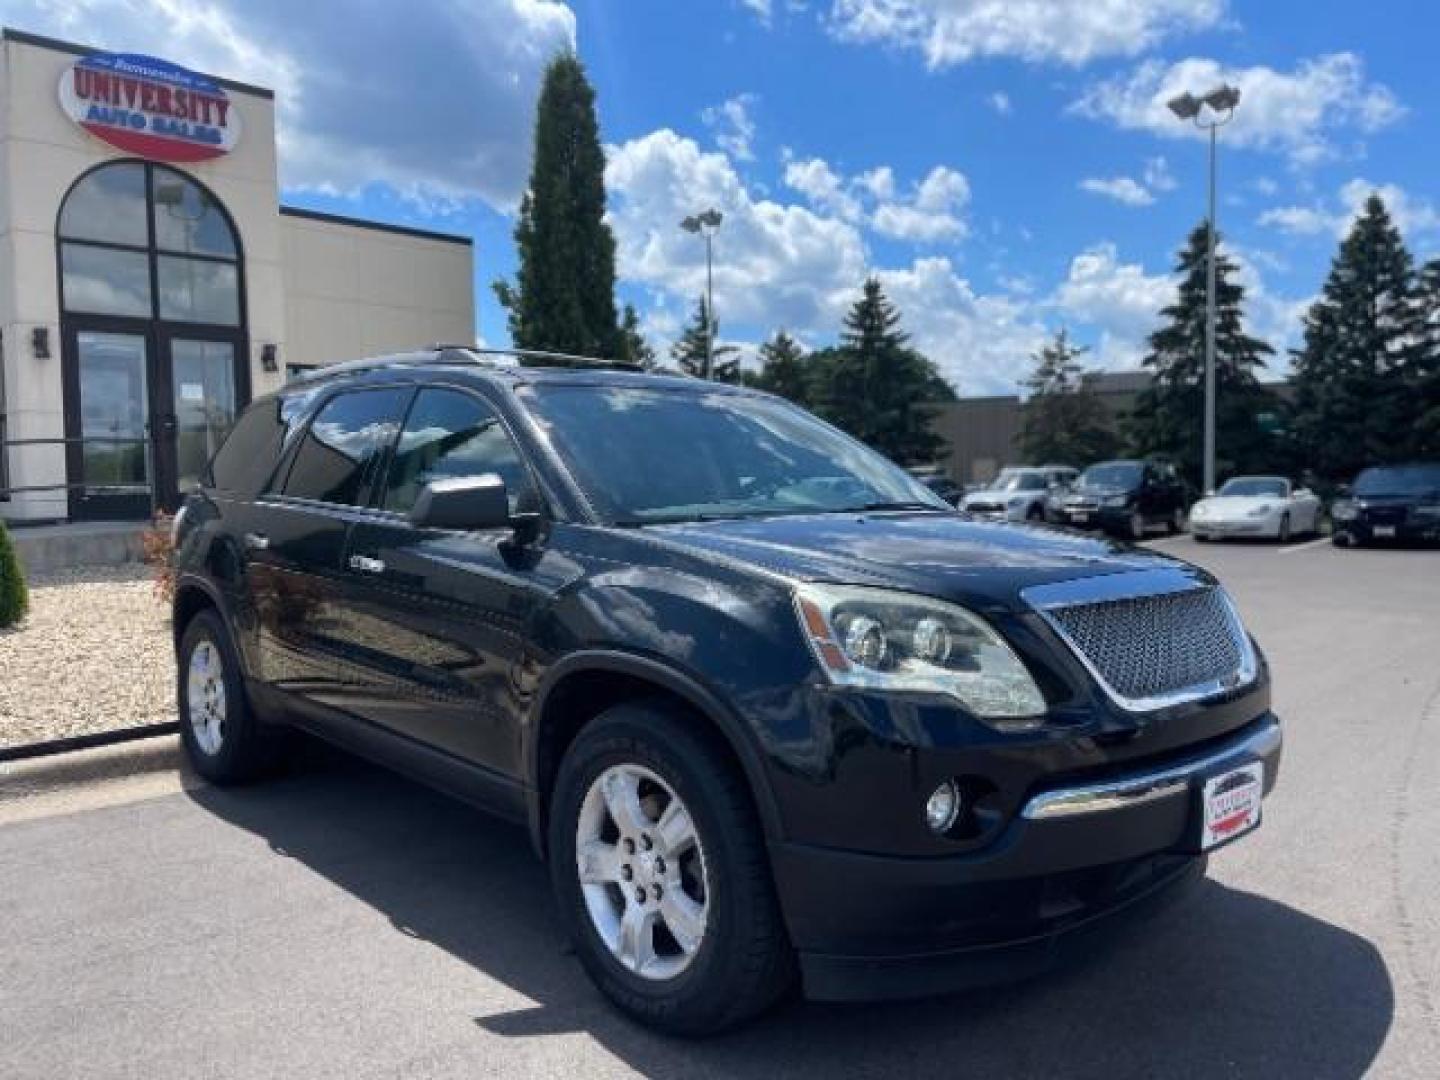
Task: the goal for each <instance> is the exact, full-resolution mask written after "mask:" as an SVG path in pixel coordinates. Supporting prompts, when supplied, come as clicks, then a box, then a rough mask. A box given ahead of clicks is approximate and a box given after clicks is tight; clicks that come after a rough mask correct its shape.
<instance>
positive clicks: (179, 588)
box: [170, 574, 225, 650]
mask: <svg viewBox="0 0 1440 1080" xmlns="http://www.w3.org/2000/svg"><path fill="white" fill-rule="evenodd" d="M206 608H213V609H214V610H215V611H216V612H217V613H219V615H220V617H221V618H224V617H225V603H224V601H223V600H222V599H221V597H220V593H219V592H218V591H217V590H216V589H215V587H214V586H213V585H211V584H210V583H209V582H208V581H205V580H203V579H201V578H197V577H194V576H191V575H188V574H182V575H180V577H178V578H177V579H176V582H175V598H174V600H172V601H171V604H170V633H171V636H172V637H173V638H174V643H175V647H176V649H177V650H178V649H179V647H180V638H181V637H182V636H184V633H185V627H187V626H189V625H190V620H191V619H193V618H195V616H196V615H198V614H199V613H200V612H201V611H203V610H205V609H206Z"/></svg>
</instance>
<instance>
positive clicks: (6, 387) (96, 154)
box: [0, 31, 475, 520]
mask: <svg viewBox="0 0 1440 1080" xmlns="http://www.w3.org/2000/svg"><path fill="white" fill-rule="evenodd" d="M24 38H25V35H13V36H12V33H11V32H8V31H7V32H6V35H5V36H4V38H3V40H0V335H3V337H0V348H3V368H0V375H3V382H0V386H3V391H4V395H5V396H4V400H3V411H4V413H5V416H6V423H5V434H4V436H3V437H4V438H7V439H11V440H14V439H46V438H60V437H62V436H63V435H64V434H65V431H64V398H63V391H62V380H61V371H62V363H61V349H62V343H61V338H60V309H59V285H58V273H57V266H56V239H55V226H56V220H57V216H58V213H59V209H60V205H61V202H62V201H63V199H64V197H65V195H66V193H67V192H68V191H69V189H70V187H71V185H72V184H73V183H74V182H75V180H76V179H77V178H78V177H79V176H80V175H81V174H83V173H84V172H86V171H87V170H89V169H91V168H93V167H94V166H96V165H99V164H101V163H103V162H105V161H109V160H119V159H123V158H125V157H126V156H127V155H124V154H122V153H120V152H119V151H117V150H115V149H114V148H112V147H110V146H109V145H108V144H106V143H104V142H101V141H100V140H99V139H96V138H94V137H92V136H91V135H89V134H88V133H87V132H86V131H85V130H84V129H83V128H81V127H79V126H78V125H77V124H75V123H73V122H72V121H71V120H70V118H69V117H68V116H66V114H65V113H64V111H63V110H62V109H61V107H60V104H59V100H58V87H59V84H60V79H61V75H62V73H63V72H64V71H65V70H66V69H67V68H68V67H69V66H70V65H71V64H73V63H74V61H75V60H76V58H77V50H76V48H75V47H70V46H65V45H63V44H62V43H46V42H43V41H35V40H28V39H25V40H22V39H24ZM79 51H81V52H83V51H84V50H79ZM177 59H179V60H181V61H183V59H184V58H183V57H179V58H177ZM225 88H226V93H227V95H228V97H229V99H230V101H231V108H232V109H233V110H235V111H236V112H238V113H239V115H240V118H241V122H242V125H243V127H242V132H241V136H240V139H239V142H238V145H236V146H235V148H234V149H233V150H232V151H231V152H230V153H228V154H226V155H224V156H222V157H219V158H215V159H213V160H211V161H206V162H201V163H198V164H193V165H183V166H172V167H174V168H177V169H178V170H179V171H181V172H184V173H187V174H189V175H191V176H193V177H194V178H195V179H197V180H198V181H200V182H201V183H202V184H204V185H205V186H206V187H208V188H209V189H210V190H211V191H212V192H213V193H214V195H215V196H216V197H217V198H218V199H219V200H220V201H221V202H222V203H223V204H224V205H225V207H226V209H227V210H228V211H229V212H230V214H231V216H232V218H233V220H234V222H235V227H236V229H237V231H238V233H239V236H240V243H241V248H242V254H243V258H244V267H243V272H244V281H245V298H246V312H245V315H246V326H245V329H246V332H247V334H248V340H249V351H250V356H249V363H250V385H251V393H252V395H257V396H258V395H260V394H263V393H266V392H268V391H270V390H273V389H275V388H277V387H278V386H279V385H280V384H281V383H282V382H283V380H284V378H285V375H284V370H285V365H286V364H287V363H322V362H325V361H328V360H333V359H351V358H354V357H359V356H364V355H366V354H367V353H373V352H378V351H385V350H393V349H397V348H401V347H412V346H415V345H417V344H424V343H427V342H430V341H434V340H438V339H446V340H449V341H453V342H456V343H466V342H471V341H473V340H474V337H475V307H474V295H473V291H474V284H473V282H474V255H473V249H472V248H471V246H470V245H469V244H468V243H457V242H455V241H454V240H453V239H451V240H443V239H437V238H435V237H427V236H420V235H412V234H408V233H404V234H402V233H398V232H392V231H382V228H377V227H373V226H372V227H363V226H362V225H358V224H353V223H344V222H340V221H335V220H317V219H314V218H306V217H298V216H294V215H292V214H289V213H281V211H280V207H279V190H278V180H277V162H276V152H275V104H274V101H273V99H272V98H271V97H270V96H269V92H268V91H265V90H263V89H259V88H253V87H252V88H246V87H243V86H238V85H236V84H232V83H228V82H227V83H225ZM36 327H45V328H46V329H47V330H48V331H49V335H50V356H49V357H48V358H46V359H42V358H39V357H36V356H35V355H34V353H33V350H32V348H31V333H32V331H33V330H34V329H35V328H36ZM266 345H274V346H276V347H277V349H278V351H279V354H280V360H281V362H280V364H279V365H278V367H279V370H278V371H276V372H267V371H265V370H264V369H263V366H262V364H261V360H260V357H261V351H262V349H263V348H264V347H265V346H266ZM6 464H7V466H8V469H7V471H6V472H5V473H0V476H7V480H5V481H0V486H5V484H6V483H8V485H9V486H12V487H19V486H26V485H41V484H58V483H63V482H64V481H65V478H66V477H65V462H64V451H63V448H62V447H61V446H59V445H53V446H45V447H12V448H11V449H10V451H9V453H8V456H7V462H6ZM66 513H67V504H66V496H65V493H64V491H61V490H56V491H53V492H47V493H42V494H17V495H15V496H14V497H13V498H12V499H11V500H10V501H9V502H0V515H3V516H5V517H9V518H20V519H52V520H53V519H56V518H63V517H65V516H66Z"/></svg>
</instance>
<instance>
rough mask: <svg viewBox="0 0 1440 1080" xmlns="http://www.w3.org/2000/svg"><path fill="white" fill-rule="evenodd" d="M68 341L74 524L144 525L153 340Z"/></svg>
mask: <svg viewBox="0 0 1440 1080" xmlns="http://www.w3.org/2000/svg"><path fill="white" fill-rule="evenodd" d="M68 336H69V338H70V340H69V341H67V342H66V346H67V352H68V353H69V354H70V356H71V357H72V358H73V359H72V363H71V364H70V365H68V366H69V371H68V372H67V374H69V376H70V378H69V380H68V381H69V383H70V387H69V392H68V393H67V395H66V398H67V412H68V413H69V416H68V420H69V423H68V424H67V428H68V431H69V436H70V441H69V442H68V444H67V453H66V459H67V464H68V470H67V471H68V473H69V477H70V481H69V482H70V483H71V485H73V486H72V487H71V488H70V516H71V517H83V518H92V519H93V518H120V519H125V518H131V519H133V518H144V517H147V516H149V513H150V492H151V484H152V482H153V476H154V463H153V460H152V457H151V452H150V450H151V447H150V437H149V430H148V422H149V417H150V411H151V395H152V389H153V388H152V386H151V382H152V380H151V367H152V365H151V349H150V344H149V340H148V336H147V335H146V334H143V333H114V332H106V331H102V330H72V331H71V333H70V335H68Z"/></svg>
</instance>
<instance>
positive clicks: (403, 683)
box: [174, 348, 1281, 1032]
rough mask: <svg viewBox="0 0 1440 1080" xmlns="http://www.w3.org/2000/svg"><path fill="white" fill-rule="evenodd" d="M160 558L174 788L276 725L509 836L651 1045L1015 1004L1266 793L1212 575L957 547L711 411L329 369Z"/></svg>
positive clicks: (277, 419)
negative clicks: (799, 994) (530, 856)
mask: <svg viewBox="0 0 1440 1080" xmlns="http://www.w3.org/2000/svg"><path fill="white" fill-rule="evenodd" d="M176 536H177V540H178V548H177V554H176V563H177V566H178V577H177V588H176V596H175V608H174V618H175V643H176V650H177V654H178V668H179V707H180V714H181V718H182V730H183V733H184V741H185V746H186V748H187V750H188V752H189V755H190V758H191V760H192V761H193V763H194V765H195V768H196V769H197V770H198V771H199V772H200V773H201V774H203V775H204V776H206V777H208V778H209V779H211V780H213V781H215V782H218V783H227V782H233V781H239V780H241V779H245V778H248V777H251V776H254V775H256V773H257V772H259V771H260V770H262V769H263V768H264V767H265V766H266V765H267V763H268V762H269V760H270V759H271V757H272V756H273V755H274V753H275V747H276V742H275V740H274V738H273V736H274V734H275V733H276V732H277V730H278V727H279V725H281V724H293V725H296V726H299V727H301V728H305V729H308V730H309V731H311V732H314V733H317V734H319V735H322V736H324V737H325V738H327V739H331V740H333V741H335V742H337V743H340V744H342V745H343V746H346V747H350V748H352V749H354V750H356V751H358V752H360V753H362V754H365V755H367V756H369V757H372V758H374V759H376V760H378V761H382V762H385V763H387V764H390V765H393V766H395V767H397V768H399V769H401V770H403V771H406V772H408V773H410V774H412V775H414V776H416V777H418V778H421V779H423V780H425V781H427V782H429V783H431V784H434V785H436V786H438V787H441V788H443V789H445V790H447V791H449V792H453V793H454V794H456V795H459V796H462V797H464V798H466V799H469V800H472V801H473V802H475V803H478V804H479V805H481V806H484V807H486V808H488V809H490V810H493V811H495V812H497V813H499V814H502V815H505V816H507V817H511V818H514V819H518V820H520V821H523V822H525V823H527V824H528V826H529V830H530V834H531V837H532V839H533V841H534V844H535V846H536V848H537V850H538V851H539V852H540V854H541V856H542V857H543V858H545V859H547V860H548V863H549V867H550V873H551V879H552V882H553V886H554V894H555V898H556V902H557V905H558V911H559V915H560V917H561V919H562V921H563V924H564V926H565V928H566V930H567V931H568V933H569V934H570V935H571V937H572V938H573V940H574V942H575V946H576V949H577V952H578V955H579V958H580V960H581V962H582V963H583V964H584V966H585V968H586V969H587V970H588V972H589V973H590V975H591V976H592V977H593V978H594V980H595V981H596V983H598V985H599V986H600V987H601V989H602V990H603V991H604V992H605V993H606V994H607V995H609V996H610V997H611V998H612V999H613V1000H614V1001H615V1002H617V1003H618V1004H619V1005H620V1006H621V1007H622V1008H623V1009H625V1010H627V1011H629V1012H630V1013H632V1014H634V1015H635V1016H637V1017H640V1018H641V1019H643V1020H645V1021H646V1022H649V1023H651V1024H655V1025H657V1026H660V1027H663V1028H666V1029H669V1030H673V1031H681V1032H702V1031H710V1030H714V1029H716V1028H719V1027H723V1026H725V1025H727V1024H730V1023H734V1022H736V1021H738V1020H740V1019H742V1018H744V1017H746V1016H749V1015H752V1014H754V1013H755V1012H756V1011H758V1010H760V1009H762V1008H764V1007H765V1006H766V1005H768V1004H769V1003H771V1002H772V1001H774V1000H776V999H777V998H779V997H780V996H781V995H782V994H783V993H785V991H786V990H787V988H789V987H791V986H792V985H794V984H795V982H796V981H797V980H798V981H799V982H800V983H801V985H802V986H803V989H804V991H805V992H806V993H807V994H809V995H810V996H812V997H815V998H822V999H832V1000H833V999H856V998H887V997H901V996H906V995H913V994H921V993H931V992H935V991H940V990H945V989H949V988H954V987H959V986H967V985H975V984H977V983H984V982H991V981H996V980H1001V979H1012V978H1016V977H1020V976H1023V975H1026V974H1030V973H1033V972H1036V971H1038V970H1040V969H1041V968H1043V967H1044V966H1045V965H1047V964H1048V963H1049V962H1050V961H1051V960H1053V959H1054V958H1055V957H1056V955H1057V954H1058V953H1060V952H1061V951H1062V949H1063V948H1064V947H1065V946H1067V945H1068V944H1069V943H1071V942H1074V941H1077V940H1079V939H1080V938H1082V937H1087V936H1089V934H1090V932H1091V931H1094V930H1098V929H1099V928H1100V927H1102V926H1107V925H1121V924H1124V923H1127V922H1129V921H1130V919H1131V917H1132V915H1134V913H1136V912H1138V911H1139V910H1141V909H1143V908H1146V907H1149V906H1151V905H1152V904H1153V903H1155V902H1158V901H1159V900H1160V899H1162V898H1164V897H1168V896H1172V895H1175V894H1176V892H1177V891H1178V890H1177V887H1178V886H1180V885H1181V884H1183V883H1185V882H1189V881H1193V880H1195V879H1196V878H1197V877H1199V876H1200V875H1201V874H1202V873H1203V871H1204V868H1205V862H1206V858H1207V853H1208V851H1209V850H1210V849H1211V848H1213V847H1215V846H1216V845H1219V844H1223V843H1225V842H1226V841H1228V840H1231V839H1234V838H1235V837H1238V836H1240V835H1242V834H1244V833H1245V832H1247V831H1248V830H1249V829H1251V828H1252V827H1254V826H1255V825H1256V824H1258V822H1259V817H1260V804H1261V798H1262V796H1263V794H1264V793H1265V792H1267V791H1268V790H1269V789H1270V788H1271V786H1272V785H1273V784H1274V782H1275V776H1276V769H1277V767H1278V764H1279V756H1280V743H1281V734H1280V727H1279V723H1278V721H1277V719H1276V717H1275V716H1274V715H1273V714H1272V712H1271V710H1270V689H1269V677H1268V673H1267V669H1266V665H1265V661H1264V659H1263V658H1262V657H1261V655H1260V653H1259V650H1258V649H1257V648H1256V646H1255V644H1254V643H1253V641H1252V640H1251V639H1250V637H1249V636H1248V635H1247V634H1246V632H1245V630H1244V628H1243V627H1242V626H1241V623H1240V620H1239V618H1238V616H1237V615H1236V612H1235V609H1234V607H1233V606H1232V604H1231V602H1230V600H1229V598H1228V597H1227V595H1226V594H1225V592H1224V590H1223V589H1222V588H1221V587H1220V586H1219V585H1218V584H1217V583H1216V582H1215V581H1214V580H1213V579H1212V578H1211V577H1209V576H1208V575H1207V574H1206V573H1205V572H1204V571H1202V570H1199V569H1197V568H1195V567H1193V566H1189V565H1186V564H1184V563H1181V562H1177V561H1173V560H1171V559H1168V558H1165V557H1163V556H1161V555H1159V554H1156V553H1153V552H1147V551H1141V550H1134V549H1129V548H1125V547H1121V546H1118V545H1115V544H1112V543H1110V542H1108V541H1104V540H1100V539H1095V538H1090V537H1085V536H1081V535H1078V534H1072V533H1067V532H1061V531H1058V530H1051V529H1046V528H1043V527H1029V526H1013V525H997V524H989V523H983V522H975V521H969V520H966V519H965V518H964V517H962V516H961V515H960V514H958V513H957V512H956V511H955V510H954V509H953V508H952V507H950V506H949V505H947V504H946V503H945V502H944V501H943V500H941V499H940V498H939V497H937V496H936V495H934V494H933V493H931V492H930V491H929V490H927V489H926V488H925V487H924V486H923V485H922V484H920V483H918V482H916V481H915V480H914V479H913V478H911V477H910V476H908V475H906V473H905V472H903V471H902V470H901V469H899V468H897V467H895V466H894V465H892V464H890V462H888V461H886V460H885V459H883V458H881V457H880V456H878V455H877V454H875V453H873V452H872V451H870V450H869V449H867V448H866V447H864V446H862V445H860V444H859V443H857V442H855V441H853V440H852V439H850V438H849V437H847V436H845V435H843V434H841V433H840V432H838V431H836V430H835V429H833V428H831V427H829V426H827V425H825V424H823V423H821V422H820V421H818V420H816V419H815V418H813V417H812V416H810V415H809V414H807V413H805V412H803V411H802V410H800V409H798V408H795V407H794V406H792V405H789V404H788V403H786V402H783V401H781V400H779V399H777V398H774V397H771V396H769V395H766V394H761V393H758V392H754V391H750V390H745V389H741V388H738V387H725V386H719V385H715V384H711V383H706V382H701V381H698V380H693V379H684V378H667V377H661V376H655V375H648V374H644V373H639V372H631V371H619V370H607V369H603V368H600V367H585V366H583V365H580V364H579V363H578V362H573V361H569V360H566V359H564V358H546V357H537V356H516V355H507V356H504V357H498V358H497V357H495V356H492V355H489V354H486V353H482V352H479V351H474V350H464V349H453V348H440V349H436V350H430V351H426V352H422V353H416V354H410V355H403V356H395V357H390V358H386V359H381V360H376V361H369V362H364V363H360V364H352V365H348V366H342V367H341V368H338V369H332V370H331V371H329V372H328V373H324V374H319V375H316V376H312V377H308V378H306V379H304V380H302V381H299V382H297V383H292V384H291V385H290V386H288V387H287V388H286V389H285V390H283V391H281V392H280V393H278V394H276V395H273V396H270V397H266V398H263V399H261V400H259V401H257V402H256V403H255V404H253V405H252V406H250V408H249V409H248V410H247V411H246V412H245V413H244V414H243V416H242V417H241V419H240V420H239V422H238V424H237V426H236V428H235V430H234V432H233V433H232V434H231V435H230V437H229V439H228V440H227V441H226V442H225V444H224V445H223V446H222V447H221V449H220V451H219V453H218V454H217V455H216V457H215V459H214V461H213V463H212V465H211V467H210V469H209V471H208V476H206V478H205V480H204V482H203V485H202V487H201V488H200V489H199V490H197V491H196V492H194V493H193V494H192V495H191V496H190V498H189V499H188V501H187V502H186V504H185V507H184V511H183V514H182V516H181V518H180V521H179V523H178V525H177V528H176ZM1140 644H1143V645H1144V648H1143V649H1142V648H1139V647H1137V646H1138V645H1140ZM1196 945H1197V947H1199V948H1203V947H1204V945H1205V943H1204V942H1198V941H1197V943H1196Z"/></svg>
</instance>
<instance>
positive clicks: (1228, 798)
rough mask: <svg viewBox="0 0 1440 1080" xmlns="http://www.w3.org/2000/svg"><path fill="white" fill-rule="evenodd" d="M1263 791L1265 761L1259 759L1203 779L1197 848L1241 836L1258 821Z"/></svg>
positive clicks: (1206, 848)
mask: <svg viewBox="0 0 1440 1080" xmlns="http://www.w3.org/2000/svg"><path fill="white" fill-rule="evenodd" d="M1264 793H1265V765H1264V763H1263V762H1259V761H1252V762H1251V763H1250V764H1248V765H1242V766H1240V768H1238V769H1231V770H1230V771H1229V772H1223V773H1220V774H1219V775H1218V776H1212V777H1210V778H1209V779H1208V780H1206V781H1205V787H1204V788H1203V790H1202V791H1201V799H1200V802H1201V811H1202V814H1203V817H1202V820H1201V823H1200V850H1201V851H1208V850H1210V848H1213V847H1216V846H1217V845H1219V844H1223V843H1226V842H1227V841H1230V840H1234V839H1235V838H1236V837H1239V836H1244V835H1245V834H1246V833H1248V832H1249V831H1250V830H1251V829H1253V828H1255V827H1256V826H1257V825H1259V824H1260V801H1261V798H1262V796H1263V795H1264Z"/></svg>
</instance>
